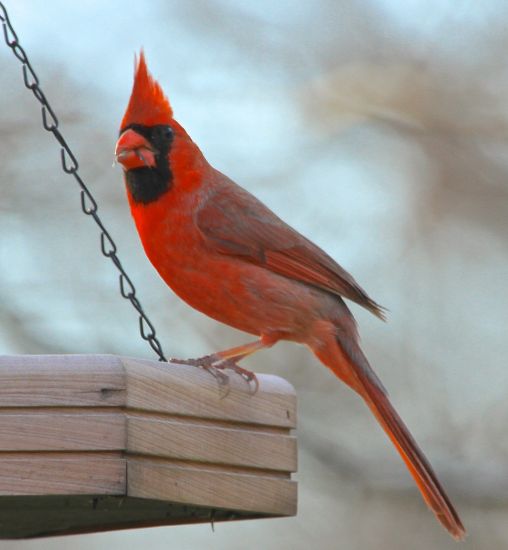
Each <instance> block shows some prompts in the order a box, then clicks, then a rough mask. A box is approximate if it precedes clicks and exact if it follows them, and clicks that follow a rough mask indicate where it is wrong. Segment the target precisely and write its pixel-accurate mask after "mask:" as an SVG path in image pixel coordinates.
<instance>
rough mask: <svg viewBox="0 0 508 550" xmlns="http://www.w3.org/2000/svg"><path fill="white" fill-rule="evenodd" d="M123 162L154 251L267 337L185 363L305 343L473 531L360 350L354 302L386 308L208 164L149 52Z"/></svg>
mask: <svg viewBox="0 0 508 550" xmlns="http://www.w3.org/2000/svg"><path fill="white" fill-rule="evenodd" d="M115 154H116V158H117V160H118V162H120V163H121V164H122V165H123V168H124V176H125V183H126V187H127V196H128V199H129V203H130V208H131V212H132V215H133V217H134V220H135V222H136V226H137V229H138V232H139V235H140V237H141V242H142V243H143V246H144V249H145V251H146V254H147V256H148V258H149V259H150V261H151V262H152V264H153V265H154V266H155V268H156V269H157V271H158V272H159V274H160V276H161V277H162V278H163V279H164V281H165V282H166V283H167V284H168V285H169V286H170V287H171V288H172V289H173V290H174V292H175V293H176V294H177V295H178V296H180V298H182V299H183V300H185V301H186V302H187V303H188V304H190V305H191V306H192V307H194V308H196V309H198V310H199V311H201V312H203V313H205V314H206V315H209V316H210V317H213V318H214V319H216V320H218V321H221V322H223V323H226V324H228V325H231V326H233V327H236V328H237V329H240V330H243V331H245V332H248V333H250V334H254V335H256V336H257V337H258V338H259V339H258V340H256V341H255V342H253V343H249V344H246V345H244V346H239V347H236V348H233V349H230V350H226V351H223V352H218V353H215V354H212V355H209V356H207V357H204V358H201V359H196V360H188V361H185V362H187V363H189V364H194V365H197V366H202V367H205V368H208V369H211V370H214V368H224V367H227V368H235V369H236V370H237V371H238V372H240V373H243V374H248V373H249V371H246V370H245V369H242V368H240V367H238V366H237V362H238V361H239V360H240V359H242V358H244V357H246V356H247V355H250V354H252V353H254V352H255V351H257V350H260V349H262V348H266V347H269V346H272V345H273V344H275V343H276V342H277V341H279V340H291V341H293V342H298V343H300V344H306V345H307V346H308V347H309V348H310V349H311V350H312V351H313V352H314V354H315V355H316V356H317V357H318V359H319V360H320V361H321V362H322V363H323V364H324V365H326V366H327V367H328V368H330V369H331V370H332V371H333V373H334V374H335V375H336V376H337V377H338V378H340V379H341V380H342V381H343V382H345V383H346V384H348V385H349V386H350V387H351V388H352V389H353V390H354V391H356V392H357V393H358V394H359V395H360V396H361V397H362V398H363V399H364V400H365V402H366V403H367V405H368V406H369V408H370V409H371V411H372V412H373V413H374V416H375V417H376V418H377V420H378V422H379V423H380V424H381V426H382V428H383V429H384V430H385V432H386V433H387V434H388V437H389V438H390V439H391V441H392V442H393V444H394V445H395V447H396V449H397V451H398V452H399V453H400V455H401V457H402V459H403V461H404V462H405V464H406V466H407V468H408V469H409V471H410V473H411V475H412V476H413V478H414V479H415V481H416V484H417V486H418V488H419V489H420V491H421V493H422V496H423V498H424V500H425V502H426V503H427V505H428V506H429V507H430V508H431V510H432V511H433V512H434V514H435V515H436V517H437V519H438V520H439V521H440V522H441V523H442V524H443V525H444V527H445V528H446V529H448V531H449V532H450V534H451V535H452V536H453V537H454V538H455V539H458V540H460V539H463V538H464V536H465V529H464V527H463V525H462V523H461V521H460V518H459V516H458V514H457V512H456V511H455V509H454V507H453V505H452V504H451V502H450V500H449V499H448V497H447V495H446V493H445V491H444V489H443V487H442V486H441V484H440V483H439V481H438V479H437V477H436V475H435V473H434V471H433V469H432V467H431V465H430V464H429V462H428V461H427V459H426V458H425V456H424V454H423V453H422V451H421V450H420V449H419V447H418V445H417V444H416V442H415V441H414V439H413V437H412V436H411V434H410V433H409V431H408V429H407V428H406V426H405V425H404V423H403V421H402V420H401V418H400V417H399V415H398V414H397V412H396V411H395V409H394V408H393V406H392V405H391V403H390V401H389V400H388V396H387V393H386V390H385V388H384V387H383V385H382V383H381V382H380V380H379V378H378V377H377V376H376V374H375V373H374V371H373V370H372V368H371V367H370V365H369V363H368V361H367V359H366V357H365V356H364V354H363V353H362V350H361V349H360V346H359V344H358V333H357V330H356V324H355V320H354V318H353V316H352V314H351V312H350V311H349V309H348V308H347V306H346V304H345V303H344V300H343V298H348V299H349V300H352V301H353V302H356V303H357V304H360V305H361V306H363V307H365V308H366V309H368V310H369V311H371V312H372V313H373V314H374V315H377V316H378V317H381V318H383V309H382V308H381V307H380V306H379V305H378V304H377V303H376V302H374V301H373V300H372V299H371V298H369V296H368V295H367V293H366V292H365V291H364V290H363V289H362V288H361V287H360V285H359V284H358V283H357V282H356V281H355V280H354V279H353V277H351V275H350V274H349V273H347V272H346V271H345V270H344V269H342V267H340V266H339V265H338V264H337V263H336V262H335V261H334V260H333V259H332V258H331V257H330V256H328V255H327V254H326V253H325V252H323V251H322V250H321V249H320V248H318V247H317V246H316V245H315V244H313V243H312V242H311V241H309V240H308V239H306V238H305V237H303V236H302V235H300V234H299V233H298V232H297V231H295V230H294V229H292V228H291V227H289V226H288V225H287V224H286V223H284V222H283V221H282V220H281V219H280V218H278V217H277V216H276V215H275V214H274V213H273V212H272V211H271V210H269V209H268V208H267V207H266V206H265V205H264V204H263V203H261V202H260V201H259V200H257V199H256V198H255V197H254V196H252V195H251V194H250V193H248V192H247V191H245V190H244V189H242V188H241V187H239V186H238V185H237V184H236V183H234V182H233V181H231V180H230V179H229V178H228V177H227V176H225V175H224V174H221V173H220V172H219V171H218V170H216V169H215V168H213V167H212V166H210V164H208V162H207V161H206V159H205V157H204V156H203V154H202V153H201V151H200V150H199V149H198V147H197V146H196V144H195V143H194V142H193V141H192V140H191V139H190V137H189V136H188V135H187V133H186V131H185V130H184V129H183V128H182V127H181V126H180V124H178V122H176V121H175V120H174V118H173V112H172V109H171V107H170V104H169V102H168V100H167V98H166V97H165V95H164V92H163V91H162V88H161V87H160V85H159V84H158V83H157V82H156V81H155V80H154V79H153V77H152V76H151V75H150V74H149V73H148V69H147V66H146V62H145V58H144V55H143V52H141V55H140V57H139V60H138V61H137V62H136V67H135V77H134V86H133V90H132V95H131V97H130V100H129V105H128V106H127V110H126V112H125V115H124V117H123V120H122V125H121V129H120V138H119V139H118V142H117V144H116V151H115Z"/></svg>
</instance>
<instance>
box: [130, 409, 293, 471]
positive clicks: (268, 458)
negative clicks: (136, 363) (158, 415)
mask: <svg viewBox="0 0 508 550" xmlns="http://www.w3.org/2000/svg"><path fill="white" fill-rule="evenodd" d="M127 442H128V443H127V445H128V446H127V450H128V451H129V452H133V453H139V454H147V455H156V456H160V457H171V458H175V459H182V460H195V461H199V462H212V463H217V464H233V465H237V466H246V467H252V468H266V469H272V470H282V471H286V472H294V471H296V456H297V452H296V439H295V438H294V437H292V436H289V435H283V434H281V433H277V434H273V433H264V432H260V431H250V430H249V429H248V428H244V427H242V428H241V429H239V428H238V427H236V428H235V425H234V424H232V425H231V426H230V427H223V426H220V427H217V426H213V425H200V424H199V423H194V422H178V420H176V419H175V420H154V419H152V418H140V417H132V416H130V417H129V418H128V420H127Z"/></svg>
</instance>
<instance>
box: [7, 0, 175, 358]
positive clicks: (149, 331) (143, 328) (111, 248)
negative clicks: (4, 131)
mask: <svg viewBox="0 0 508 550" xmlns="http://www.w3.org/2000/svg"><path fill="white" fill-rule="evenodd" d="M0 21H1V22H2V25H3V29H4V37H5V42H6V44H7V46H9V48H11V50H12V52H13V54H14V55H15V56H16V57H17V58H18V59H19V61H20V62H21V63H22V65H23V80H24V81H25V86H26V87H27V88H28V89H29V90H31V91H32V93H33V94H34V96H35V98H36V99H37V101H38V102H39V103H40V104H41V110H42V125H43V126H44V128H45V129H46V130H47V131H48V132H51V133H52V134H53V136H54V137H55V139H56V140H57V141H58V143H59V144H60V147H61V149H60V156H61V161H62V169H63V171H64V172H65V173H66V174H69V175H72V176H73V177H74V179H75V180H76V182H77V184H78V185H79V187H80V189H81V208H82V210H83V212H84V213H85V214H86V215H87V216H90V217H92V218H93V220H94V221H95V223H96V224H97V225H98V227H99V229H100V232H101V233H100V236H101V237H100V240H101V251H102V253H103V254H104V256H106V257H107V258H109V259H110V260H111V261H112V262H113V264H114V265H115V267H116V268H117V270H118V272H119V281H120V294H121V295H122V296H123V297H124V298H125V299H126V300H129V301H130V303H131V304H132V307H133V308H134V309H135V310H136V311H137V312H138V314H139V332H140V334H141V337H142V338H143V340H146V341H147V342H148V344H149V345H150V347H151V348H152V349H153V351H155V353H156V354H157V356H158V357H159V361H166V358H165V357H164V353H163V351H162V347H161V345H160V342H159V340H158V339H157V336H156V334H155V328H154V326H153V324H152V323H151V321H150V319H149V318H148V317H147V315H146V313H145V312H144V311H143V308H142V307H141V303H140V301H139V299H138V298H137V296H136V288H135V287H134V284H133V283H132V281H131V279H130V277H129V276H128V275H127V273H126V272H125V269H124V268H123V266H122V264H121V262H120V260H119V258H118V255H117V247H116V244H115V242H114V241H113V239H112V237H111V235H110V234H109V232H108V231H107V229H106V228H105V227H104V225H103V223H102V220H101V219H100V218H99V215H98V214H97V210H98V205H97V202H96V200H95V199H94V197H93V195H92V193H91V192H90V191H89V189H88V187H87V186H86V185H85V183H84V182H83V180H82V179H81V177H80V176H79V174H78V167H79V164H78V161H77V159H76V157H75V155H74V153H73V152H72V151H71V149H70V147H69V145H67V142H66V141H65V138H64V137H63V135H62V133H61V132H60V130H59V129H58V126H59V123H58V118H57V116H56V114H55V112H54V111H53V108H52V107H51V105H50V104H49V101H48V100H47V99H46V96H45V95H44V92H43V91H42V89H41V87H40V86H39V78H38V77H37V75H36V74H35V71H34V70H33V69H32V65H31V64H30V61H29V60H28V56H27V55H26V53H25V50H24V49H23V48H22V46H21V45H20V44H19V41H18V36H17V34H16V32H15V31H14V29H13V28H12V25H11V22H10V20H9V16H8V15H7V10H6V8H5V6H4V5H3V3H2V2H0Z"/></svg>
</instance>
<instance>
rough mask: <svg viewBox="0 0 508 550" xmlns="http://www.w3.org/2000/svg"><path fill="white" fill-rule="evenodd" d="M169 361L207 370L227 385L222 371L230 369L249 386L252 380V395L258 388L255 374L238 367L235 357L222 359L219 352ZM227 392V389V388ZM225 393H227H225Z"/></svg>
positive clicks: (227, 380)
mask: <svg viewBox="0 0 508 550" xmlns="http://www.w3.org/2000/svg"><path fill="white" fill-rule="evenodd" d="M169 362H170V363H177V364H179V365H191V366H193V367H198V368H201V369H203V370H206V371H207V372H209V373H210V374H211V375H212V376H213V377H214V378H215V379H216V380H217V381H218V382H219V384H221V385H222V386H228V387H229V376H228V375H227V374H226V373H225V372H224V371H225V370H232V371H233V372H236V373H237V374H239V375H240V376H241V377H242V378H243V379H244V380H245V381H246V382H247V383H248V384H249V387H250V383H251V382H254V391H253V392H251V393H252V394H253V395H254V394H255V393H256V392H257V391H258V389H259V381H258V379H257V376H256V375H255V374H254V373H253V372H251V371H250V370H247V369H244V368H242V367H240V366H239V365H238V364H237V362H236V361H235V359H223V358H222V357H221V356H220V355H219V354H215V353H212V354H211V355H204V356H203V357H198V358H196V359H174V358H171V359H170V360H169ZM228 393H229V390H228ZM226 395H227V394H226Z"/></svg>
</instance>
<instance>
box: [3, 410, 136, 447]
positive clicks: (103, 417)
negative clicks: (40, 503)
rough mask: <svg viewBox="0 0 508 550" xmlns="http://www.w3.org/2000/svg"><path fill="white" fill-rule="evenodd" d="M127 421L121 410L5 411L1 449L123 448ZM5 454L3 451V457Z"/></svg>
mask: <svg viewBox="0 0 508 550" xmlns="http://www.w3.org/2000/svg"><path fill="white" fill-rule="evenodd" d="M125 442H126V421H125V416H124V414H123V413H121V412H116V413H99V414H97V413H94V412H93V409H84V410H82V411H76V412H73V413H68V412H67V413H65V414H62V413H58V412H50V413H48V412H45V410H44V409H42V410H39V411H36V410H34V412H24V413H21V414H19V413H12V412H8V413H2V410H1V409H0V451H108V450H123V449H125ZM1 456H2V455H1V454H0V457H1Z"/></svg>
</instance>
